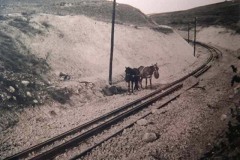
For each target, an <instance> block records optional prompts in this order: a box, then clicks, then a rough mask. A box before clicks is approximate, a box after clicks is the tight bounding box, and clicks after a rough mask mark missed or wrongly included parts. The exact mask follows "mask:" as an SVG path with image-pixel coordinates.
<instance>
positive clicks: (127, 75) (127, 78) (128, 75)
mask: <svg viewBox="0 0 240 160" xmlns="http://www.w3.org/2000/svg"><path fill="white" fill-rule="evenodd" d="M131 72H132V69H131V68H130V67H126V69H125V81H126V82H129V81H130V80H131Z"/></svg>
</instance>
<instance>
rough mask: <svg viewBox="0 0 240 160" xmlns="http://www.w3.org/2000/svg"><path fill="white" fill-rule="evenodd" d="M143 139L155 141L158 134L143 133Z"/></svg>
mask: <svg viewBox="0 0 240 160" xmlns="http://www.w3.org/2000/svg"><path fill="white" fill-rule="evenodd" d="M142 139H143V141H145V142H147V143H148V142H153V141H155V140H156V139H157V135H156V134H155V133H145V134H144V135H143V138H142Z"/></svg>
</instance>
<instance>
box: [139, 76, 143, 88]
mask: <svg viewBox="0 0 240 160" xmlns="http://www.w3.org/2000/svg"><path fill="white" fill-rule="evenodd" d="M142 80H143V78H140V80H139V83H140V86H141V88H142V89H143V86H142Z"/></svg>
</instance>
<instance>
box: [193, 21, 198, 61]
mask: <svg viewBox="0 0 240 160" xmlns="http://www.w3.org/2000/svg"><path fill="white" fill-rule="evenodd" d="M196 37H197V17H195V29H194V53H193V55H194V57H195V55H196Z"/></svg>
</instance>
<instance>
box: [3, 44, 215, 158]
mask: <svg viewBox="0 0 240 160" xmlns="http://www.w3.org/2000/svg"><path fill="white" fill-rule="evenodd" d="M199 44H200V43H199ZM200 45H202V46H203V47H204V45H205V44H200ZM206 46H207V45H206ZM212 58H213V55H212V54H211V55H210V56H209V58H208V59H207V61H206V62H205V63H204V64H203V65H201V66H200V67H198V68H197V69H196V70H194V71H192V72H191V73H189V74H187V75H186V76H184V77H182V78H180V79H178V80H176V81H174V82H172V83H170V84H168V85H166V86H165V87H163V88H160V89H157V90H156V91H154V92H152V93H150V94H148V95H146V96H144V97H142V98H140V99H137V100H135V101H133V102H131V103H128V104H126V105H124V106H122V107H120V108H118V109H116V110H113V111H111V112H109V113H106V114H104V115H102V116H100V117H98V118H96V119H93V120H91V121H89V122H87V123H85V124H82V125H80V126H78V127H76V128H73V129H71V130H69V131H67V132H64V133H62V134H60V135H58V136H56V137H53V138H51V139H49V140H47V141H45V142H42V143H40V144H38V145H35V146H33V147H31V148H29V149H27V150H24V151H22V152H19V153H17V154H15V155H13V156H10V157H7V158H6V159H7V160H8V159H20V158H24V157H26V156H28V155H29V154H30V153H32V152H35V151H38V150H40V149H41V148H43V147H45V146H48V145H50V144H52V143H54V142H56V141H58V140H60V139H63V138H65V137H67V136H69V135H72V134H75V133H77V132H79V131H81V130H83V129H85V128H87V127H89V126H91V125H93V124H96V123H98V122H99V121H103V120H105V119H107V118H109V117H111V116H114V115H116V114H118V113H120V112H122V111H124V110H127V109H129V108H130V107H132V106H133V105H137V104H138V103H140V102H142V101H144V100H146V99H148V98H150V97H152V96H154V95H156V94H158V93H161V92H162V91H163V90H166V89H168V88H170V87H172V86H174V85H176V84H178V83H180V82H182V81H184V80H185V79H187V78H188V77H190V76H192V75H195V74H196V73H198V72H199V71H201V70H202V69H203V68H205V67H206V65H207V64H208V63H209V62H210V61H211V60H212Z"/></svg>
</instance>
